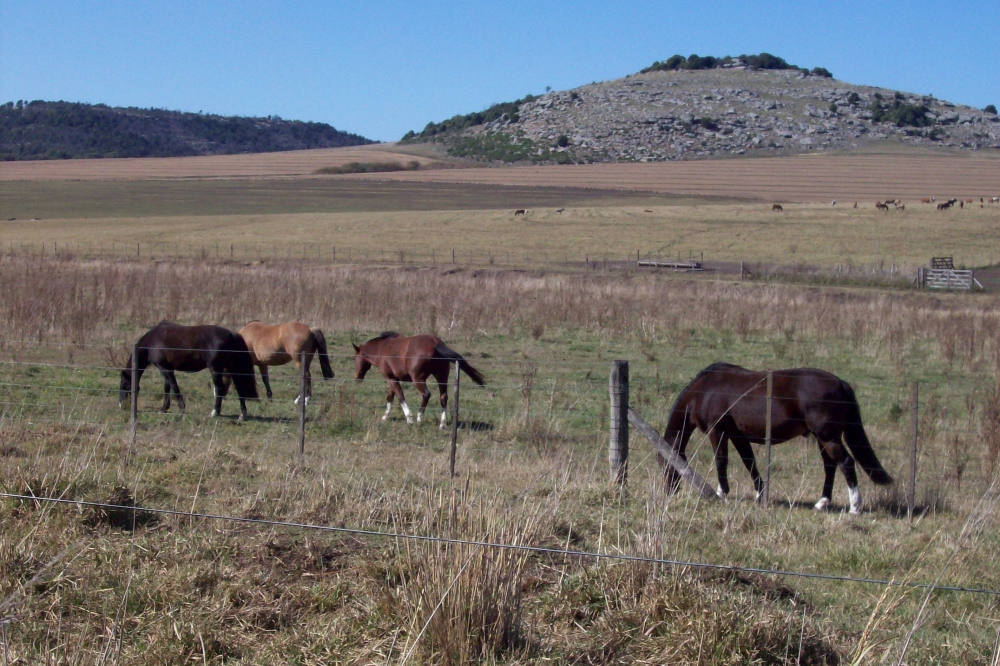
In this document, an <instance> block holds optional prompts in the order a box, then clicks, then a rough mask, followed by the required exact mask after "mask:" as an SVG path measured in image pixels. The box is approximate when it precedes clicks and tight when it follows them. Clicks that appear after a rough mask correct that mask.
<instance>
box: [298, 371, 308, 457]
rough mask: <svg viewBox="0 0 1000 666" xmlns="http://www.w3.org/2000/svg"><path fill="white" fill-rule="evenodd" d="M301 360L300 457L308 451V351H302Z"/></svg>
mask: <svg viewBox="0 0 1000 666" xmlns="http://www.w3.org/2000/svg"><path fill="white" fill-rule="evenodd" d="M299 360H300V361H301V363H302V377H301V379H300V382H299V457H301V456H303V455H304V454H305V452H306V371H307V370H308V369H309V366H308V365H306V353H305V352H302V353H301V356H300V357H299Z"/></svg>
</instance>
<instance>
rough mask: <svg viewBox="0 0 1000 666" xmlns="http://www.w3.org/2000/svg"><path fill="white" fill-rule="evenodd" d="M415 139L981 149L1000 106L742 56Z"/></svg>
mask: <svg viewBox="0 0 1000 666" xmlns="http://www.w3.org/2000/svg"><path fill="white" fill-rule="evenodd" d="M429 127H430V126H429ZM425 134H426V132H425ZM413 140H418V141H419V140H426V141H432V142H436V143H439V144H441V145H442V146H443V147H444V148H445V149H446V150H447V151H448V152H449V153H450V154H452V155H455V156H460V157H468V158H472V159H477V160H483V161H505V162H513V161H531V162H538V163H577V162H619V161H638V162H648V161H660V160H676V159H695V158H708V157H717V156H727V155H754V154H760V155H775V154H789V153H801V152H808V151H820V150H845V149H853V148H860V147H863V146H866V145H870V144H873V143H878V142H896V143H900V144H907V145H914V146H941V147H948V148H955V149H964V150H982V149H996V148H1000V117H998V116H997V115H996V114H992V113H989V112H986V111H980V110H978V109H974V108H971V107H967V106H958V105H955V104H952V103H950V102H946V101H943V100H938V99H935V98H933V97H930V96H924V95H915V94H910V93H899V92H896V91H894V90H888V89H884V88H875V87H870V86H858V85H851V84H848V83H844V82H842V81H837V80H835V79H832V78H827V77H823V76H810V75H806V74H803V73H801V72H797V71H788V70H784V71H771V70H750V69H747V68H745V67H738V66H737V67H731V68H723V69H713V70H703V71H656V72H649V73H644V74H636V75H633V76H629V77H626V78H624V79H618V80H615V81H607V82H603V83H594V84H591V85H586V86H581V87H579V88H576V89H573V90H567V91H559V92H551V93H548V94H546V95H542V96H540V97H535V98H529V99H527V100H526V101H523V102H521V103H520V104H519V106H518V107H517V111H516V112H514V113H504V114H503V115H501V116H500V117H498V118H495V119H492V120H489V121H488V122H484V123H483V124H479V125H474V126H471V127H465V128H462V129H461V130H458V131H451V132H445V133H443V134H436V135H433V136H429V137H428V136H422V135H416V136H415V137H414V139H413Z"/></svg>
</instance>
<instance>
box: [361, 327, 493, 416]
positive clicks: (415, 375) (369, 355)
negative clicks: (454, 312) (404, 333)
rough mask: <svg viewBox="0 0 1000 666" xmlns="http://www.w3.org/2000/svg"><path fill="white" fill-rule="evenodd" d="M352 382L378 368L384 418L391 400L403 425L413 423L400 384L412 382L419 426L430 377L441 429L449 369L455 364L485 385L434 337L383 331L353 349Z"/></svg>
mask: <svg viewBox="0 0 1000 666" xmlns="http://www.w3.org/2000/svg"><path fill="white" fill-rule="evenodd" d="M354 351H355V354H354V369H355V373H354V379H356V380H357V381H359V382H360V381H361V380H363V379H364V378H365V374H366V373H367V372H368V369H369V368H371V367H372V366H373V365H374V366H375V367H377V368H378V370H379V372H381V373H382V376H383V377H385V381H386V383H387V384H388V385H389V388H388V391H387V392H386V396H385V415H384V416H383V417H382V420H383V421H385V420H386V419H387V418H389V412H390V411H391V410H392V398H393V396H396V397H397V398H399V404H400V407H402V409H403V416H405V417H406V422H407V423H413V419H412V418H410V408H409V407H408V406H407V404H406V398H405V397H403V387H402V386H400V382H413V386H414V388H416V389H417V390H418V391H420V395H421V396H422V400H421V402H420V409H419V410H418V411H417V423H420V421H421V419H422V418H423V415H424V410H425V409H427V402H428V401H429V400H430V399H431V390H430V389H429V388H428V387H427V380H428V379H429V378H430V377H433V378H434V379H436V380H437V383H438V388H439V389H440V391H441V428H444V427H445V424H446V423H447V422H448V373H449V371H450V370H451V365H452V364H453V363H454V362H455V361H458V367H459V368H461V369H462V371H463V372H465V374H467V375H469V377H470V378H472V381H474V382H476V383H477V384H479V385H480V386H482V385H484V384H485V383H486V379H485V378H484V377H483V375H482V374H481V373H480V372H479V371H478V370H476V369H475V368H473V367H472V366H471V365H469V363H468V361H466V360H465V359H464V358H462V355H461V354H459V353H458V352H456V351H454V350H452V349H450V348H449V347H448V345H446V344H445V343H444V342H442V341H441V338H439V337H437V336H434V335H414V336H412V337H409V338H403V337H400V336H399V333H396V332H395V331H386V332H384V333H382V334H380V335H379V336H378V337H377V338H373V339H371V340H369V341H368V342H366V343H364V344H363V345H361V346H360V347H359V346H357V345H354Z"/></svg>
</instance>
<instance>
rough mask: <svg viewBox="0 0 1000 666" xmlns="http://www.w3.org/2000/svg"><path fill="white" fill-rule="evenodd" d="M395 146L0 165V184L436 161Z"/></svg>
mask: <svg viewBox="0 0 1000 666" xmlns="http://www.w3.org/2000/svg"><path fill="white" fill-rule="evenodd" d="M393 145H394V144H375V145H370V146H352V147H349V148H319V149H316V150H291V151H284V152H276V153H254V154H252V155H208V156H204V157H149V158H108V159H90V160H39V161H31V162H0V181H4V180H143V179H150V178H249V177H263V176H303V175H309V174H311V173H313V172H314V171H316V170H317V169H321V168H323V167H332V166H341V165H344V164H347V163H348V162H374V161H379V162H382V161H399V162H408V161H411V160H417V161H419V162H420V164H421V166H428V165H431V164H435V163H436V162H437V160H433V159H429V158H426V157H420V156H417V155H409V154H406V155H404V154H400V153H394V152H391V147H392V146H393Z"/></svg>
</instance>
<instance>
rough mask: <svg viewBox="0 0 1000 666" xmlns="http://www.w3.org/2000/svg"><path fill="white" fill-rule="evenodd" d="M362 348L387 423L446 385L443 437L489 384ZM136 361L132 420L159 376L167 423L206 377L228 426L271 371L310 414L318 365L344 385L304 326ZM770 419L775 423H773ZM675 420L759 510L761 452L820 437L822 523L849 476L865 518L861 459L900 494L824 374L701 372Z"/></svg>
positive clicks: (855, 408) (178, 337)
mask: <svg viewBox="0 0 1000 666" xmlns="http://www.w3.org/2000/svg"><path fill="white" fill-rule="evenodd" d="M352 346H353V348H354V379H355V381H357V382H361V381H362V380H364V378H365V375H366V374H367V373H368V371H369V370H370V369H371V368H372V367H375V368H377V369H378V371H379V372H380V373H381V374H382V376H383V377H384V378H385V380H386V385H387V391H386V410H385V414H383V416H382V421H386V420H387V419H388V417H389V414H390V412H391V410H392V403H393V400H394V399H396V400H398V401H399V405H400V408H401V409H402V411H403V416H404V417H405V418H406V422H407V423H408V424H412V423H414V418H413V415H412V413H411V411H410V408H409V405H408V404H407V402H406V398H405V396H404V394H403V388H402V384H403V383H409V384H412V386H413V387H414V388H415V389H416V390H417V391H419V392H420V394H421V403H420V407H419V408H418V409H417V413H416V419H415V421H416V423H420V422H421V421H422V420H423V415H424V412H425V410H426V409H427V404H428V402H429V401H430V398H431V389H430V387H429V384H430V383H431V382H432V381H436V382H437V384H438V388H439V392H440V398H439V399H440V404H441V420H440V427H441V428H442V429H444V428H445V426H446V424H447V422H448V409H447V407H448V376H449V373H450V370H451V368H452V366H453V365H455V366H457V370H459V371H461V372H464V373H465V374H466V375H468V376H469V377H470V378H471V379H472V380H473V381H474V382H475V383H476V384H478V385H480V386H483V385H485V384H486V378H485V377H484V376H483V374H482V373H481V372H479V371H478V370H477V369H476V368H474V367H472V365H471V364H469V362H468V361H467V360H466V359H465V358H464V357H463V356H462V355H461V354H459V353H458V352H456V351H454V350H453V349H451V348H450V347H448V345H446V344H445V343H444V342H443V341H442V340H441V338H439V337H437V336H433V335H414V336H410V337H404V336H401V335H399V334H398V333H396V332H394V331H386V332H383V333H381V334H379V335H378V336H376V337H375V338H372V339H371V340H368V341H367V342H365V343H363V344H361V345H356V344H352ZM134 350H135V351H134V354H132V355H130V356H129V358H128V362H127V366H126V367H125V368H124V369H122V370H121V383H120V393H119V405H120V406H122V407H125V406H126V404H127V401H128V400H129V398H130V397H131V398H132V400H133V402H132V407H133V409H136V407H137V404H138V398H137V396H138V393H139V385H138V382H139V379H140V378H141V377H142V374H143V372H144V371H145V370H146V369H147V368H148V367H149V366H153V367H155V368H156V369H158V370H159V371H160V373H161V374H162V375H163V380H164V385H163V405H162V407H161V410H160V411H162V412H167V411H168V410H169V409H170V404H171V396H173V397H175V398H176V400H177V405H178V407H179V409H180V411H181V412H182V413H183V411H184V408H185V404H184V397H183V395H182V394H181V391H180V387H179V386H178V384H177V378H176V376H175V372H200V371H202V370H205V369H207V370H209V372H210V373H211V376H212V385H213V387H214V397H215V406H214V408H213V410H212V413H211V416H213V417H216V416H220V415H221V413H222V400H223V398H224V397H225V396H226V394H227V393H228V391H229V388H230V386H233V387H235V389H236V393H237V395H238V397H239V402H240V416H239V420H240V421H245V420H246V419H247V418H248V415H247V408H246V401H247V400H258V399H259V397H258V393H257V383H256V375H255V373H254V368H255V367H256V368H258V369H259V370H260V373H261V378H262V380H263V382H264V387H265V389H266V391H267V398H268V399H271V398H272V391H271V385H270V382H269V380H268V371H267V369H268V367H270V366H280V365H285V364H287V363H291V362H294V363H295V364H296V366H297V367H298V368H299V371H300V372H301V373H302V376H303V382H302V390H301V391H300V394H299V395H298V396H296V398H295V403H296V404H298V403H299V401H300V400H301V401H303V402H304V403H305V404H308V401H309V399H310V398H311V396H312V378H311V373H310V364H311V363H312V359H313V357H317V358H318V360H319V364H320V368H321V370H322V374H323V378H324V379H332V378H333V377H334V372H333V367H332V366H331V365H330V355H329V351H328V349H327V344H326V338H325V337H324V335H323V332H322V331H321V330H319V329H318V328H310V327H309V326H307V325H306V324H303V323H300V322H291V323H286V324H277V325H273V326H269V325H266V324H262V323H261V322H259V321H252V322H250V323H249V324H247V325H246V326H245V327H243V328H242V329H241V330H240V331H239V332H233V331H231V330H229V329H226V328H223V327H221V326H213V325H199V326H184V325H181V324H176V323H172V322H167V321H162V322H160V323H159V324H157V325H156V326H154V327H153V328H151V329H150V330H149V331H147V332H146V333H145V334H143V335H142V337H140V338H139V340H138V341H137V342H136V344H135V347H134ZM133 378H134V379H133ZM133 382H134V390H133ZM768 410H770V418H767V416H768V415H767V412H768ZM669 413H670V416H669V418H668V421H667V427H666V430H665V432H664V439H665V440H666V441H667V442H669V443H670V444H671V445H672V447H673V449H674V451H676V452H677V454H678V455H679V456H680V457H681V458H682V459H684V460H686V459H687V458H686V454H685V449H686V447H687V444H688V442H689V440H690V438H691V436H692V434H693V433H694V432H695V431H696V430H698V431H701V432H702V433H704V434H705V435H707V437H708V439H709V440H710V441H711V443H712V446H713V450H714V453H715V466H716V474H717V477H718V481H719V483H718V489H717V494H718V495H719V496H720V497H725V496H727V495H728V493H729V481H728V472H727V468H728V455H729V454H728V449H729V443H730V442H731V443H732V444H733V446H734V447H735V449H736V451H737V453H738V454H739V456H740V458H741V460H742V461H743V464H744V465H745V466H746V468H747V471H748V472H749V473H750V477H751V479H752V480H753V484H754V489H755V491H756V499H757V500H758V501H759V500H760V499H761V493H762V489H763V485H762V484H763V482H762V480H761V476H760V473H759V470H758V468H757V463H756V460H755V458H754V453H753V449H752V448H751V444H763V443H765V441H767V440H768V439H769V440H770V442H771V443H774V444H779V443H782V442H786V441H788V440H791V439H793V438H797V437H802V438H808V437H809V436H813V437H815V439H816V442H817V444H818V445H819V451H820V456H821V457H822V462H823V468H824V475H825V478H824V483H823V489H822V494H821V496H820V499H819V501H818V502H816V504H815V508H816V510H818V511H822V510H825V509H827V508H828V507H829V506H830V503H831V499H832V491H833V483H834V476H835V473H836V470H837V469H838V468H839V469H840V470H841V472H842V474H843V476H844V478H845V480H846V481H847V489H848V498H849V503H850V506H849V509H850V513H851V514H859V513H860V512H861V493H860V491H859V490H858V478H857V474H856V472H855V459H856V460H857V462H858V464H859V465H860V466H861V469H862V470H864V472H865V473H866V474H867V475H868V476H869V478H871V480H872V481H873V482H874V483H876V484H879V485H888V484H891V483H893V479H892V477H891V476H890V475H889V474H888V473H887V472H886V470H885V469H884V468H883V467H882V465H881V463H880V462H879V460H878V457H877V456H876V455H875V452H874V450H873V448H872V446H871V443H870V442H869V440H868V437H867V435H866V433H865V429H864V425H863V424H862V420H861V410H860V407H859V405H858V401H857V398H856V397H855V394H854V390H853V388H852V387H851V385H850V384H848V383H847V382H846V381H844V380H843V379H841V378H839V377H837V376H836V375H833V374H831V373H829V372H826V371H824V370H819V369H816V368H792V369H783V370H775V371H772V372H770V373H768V372H759V371H752V370H748V369H746V368H742V367H740V366H737V365H732V364H729V363H714V364H712V365H710V366H708V367H706V368H705V369H703V370H701V371H700V372H699V373H698V374H697V376H696V377H695V378H694V379H693V380H692V381H691V382H690V383H689V384H688V385H687V386H686V387H685V388H684V389H683V390H682V391H681V392H680V393H679V394H678V396H677V398H676V399H675V401H674V404H673V406H672V407H671V409H670V412H669ZM657 458H658V461H659V463H660V465H661V466H662V468H663V472H664V477H665V479H666V481H667V484H668V487H669V488H670V489H671V490H675V489H676V486H677V485H678V477H677V474H676V470H674V468H673V467H672V466H671V465H670V464H669V463H668V462H667V461H666V460H665V459H664V458H663V457H662V456H659V455H658V456H657Z"/></svg>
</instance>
